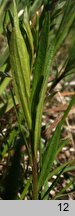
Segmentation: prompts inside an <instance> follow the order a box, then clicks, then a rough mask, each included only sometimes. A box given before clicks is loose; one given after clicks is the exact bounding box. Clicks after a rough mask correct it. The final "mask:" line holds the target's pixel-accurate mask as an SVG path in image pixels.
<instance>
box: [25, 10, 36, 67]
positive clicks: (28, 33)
mask: <svg viewBox="0 0 75 216" xmlns="http://www.w3.org/2000/svg"><path fill="white" fill-rule="evenodd" d="M23 28H24V29H25V31H26V34H27V37H28V40H29V44H30V48H31V51H32V62H31V69H32V65H33V58H34V46H33V36H32V32H31V29H30V23H29V17H28V10H27V7H25V11H24V21H23Z"/></svg>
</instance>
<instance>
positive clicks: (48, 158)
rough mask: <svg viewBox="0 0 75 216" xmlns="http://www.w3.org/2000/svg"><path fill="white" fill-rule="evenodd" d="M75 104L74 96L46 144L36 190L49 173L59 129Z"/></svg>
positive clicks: (56, 146) (55, 151) (55, 150)
mask: <svg viewBox="0 0 75 216" xmlns="http://www.w3.org/2000/svg"><path fill="white" fill-rule="evenodd" d="M74 103H75V96H74V97H73V98H72V100H71V102H70V104H69V106H68V108H67V110H66V111H65V113H64V115H63V117H62V119H61V121H60V122H59V124H58V126H57V128H56V130H55V132H54V134H53V136H52V139H51V140H49V142H48V147H47V149H46V151H45V153H44V160H43V165H42V169H41V172H40V174H39V180H38V190H40V188H41V186H43V184H44V182H45V180H46V178H47V176H48V174H49V171H50V168H51V166H52V164H53V161H54V160H55V158H56V155H57V153H58V146H59V142H60V134H61V127H62V126H63V124H64V121H65V119H66V117H67V115H68V113H69V111H70V109H71V107H72V106H73V105H74Z"/></svg>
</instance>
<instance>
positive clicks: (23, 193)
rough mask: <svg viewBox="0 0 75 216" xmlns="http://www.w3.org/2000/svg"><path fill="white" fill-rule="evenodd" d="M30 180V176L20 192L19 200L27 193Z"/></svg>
mask: <svg viewBox="0 0 75 216" xmlns="http://www.w3.org/2000/svg"><path fill="white" fill-rule="evenodd" d="M31 181H32V176H30V178H29V179H28V180H27V183H26V185H25V187H24V190H23V192H22V194H21V196H20V200H23V199H24V198H25V196H26V195H27V193H28V189H29V187H30V184H31Z"/></svg>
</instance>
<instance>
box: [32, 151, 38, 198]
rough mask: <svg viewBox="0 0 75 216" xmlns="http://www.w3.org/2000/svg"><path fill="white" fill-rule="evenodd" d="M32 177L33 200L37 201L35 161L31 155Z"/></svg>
mask: <svg viewBox="0 0 75 216" xmlns="http://www.w3.org/2000/svg"><path fill="white" fill-rule="evenodd" d="M32 175H33V197H32V198H33V200H38V189H37V159H36V158H35V156H34V155H33V166H32Z"/></svg>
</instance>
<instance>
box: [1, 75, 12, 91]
mask: <svg viewBox="0 0 75 216" xmlns="http://www.w3.org/2000/svg"><path fill="white" fill-rule="evenodd" d="M10 81H11V78H5V79H4V80H3V81H2V83H1V84H0V95H2V93H3V91H4V90H5V89H6V87H7V86H8V84H9V83H10Z"/></svg>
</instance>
